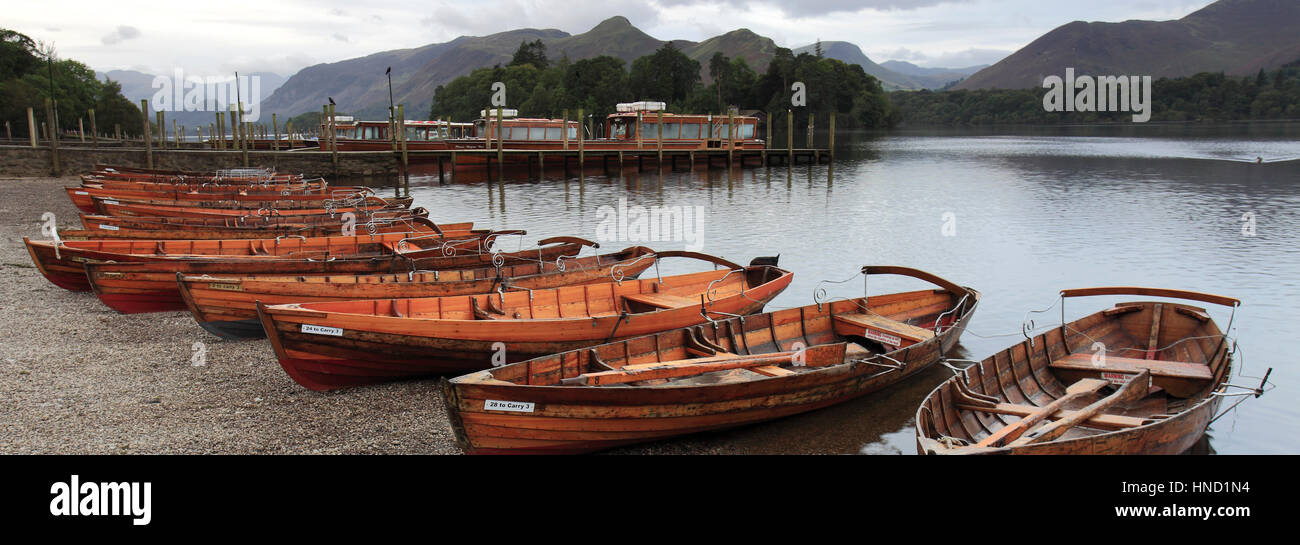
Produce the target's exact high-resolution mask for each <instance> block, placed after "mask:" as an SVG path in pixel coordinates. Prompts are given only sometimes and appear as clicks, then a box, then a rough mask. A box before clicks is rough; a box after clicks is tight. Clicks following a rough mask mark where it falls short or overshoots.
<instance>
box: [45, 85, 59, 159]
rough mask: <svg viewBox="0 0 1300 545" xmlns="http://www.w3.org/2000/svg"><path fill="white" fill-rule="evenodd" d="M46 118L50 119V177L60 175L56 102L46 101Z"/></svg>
mask: <svg viewBox="0 0 1300 545" xmlns="http://www.w3.org/2000/svg"><path fill="white" fill-rule="evenodd" d="M45 117H46V118H48V119H49V127H50V130H49V133H50V175H51V176H58V175H59V127H58V126H57V125H55V124H54V101H52V100H50V99H48V98H47V99H45Z"/></svg>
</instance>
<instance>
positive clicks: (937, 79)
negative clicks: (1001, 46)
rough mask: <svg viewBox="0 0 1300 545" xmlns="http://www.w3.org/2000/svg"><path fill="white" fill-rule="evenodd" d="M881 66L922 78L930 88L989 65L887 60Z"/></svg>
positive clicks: (960, 77)
mask: <svg viewBox="0 0 1300 545" xmlns="http://www.w3.org/2000/svg"><path fill="white" fill-rule="evenodd" d="M880 66H883V67H885V68H888V69H890V70H893V71H894V72H897V73H899V74H903V75H907V76H912V77H913V78H916V79H918V80H921V81H923V82H925V83H926V87H928V88H930V89H938V88H942V87H943V86H945V85H948V84H949V83H952V82H955V81H958V80H961V79H963V78H966V77H967V76H970V75H971V74H974V73H976V72H979V71H980V70H983V69H984V68H987V67H988V65H987V64H981V65H979V66H968V67H965V68H926V67H924V66H917V65H915V64H912V63H910V62H906V61H885V62H882V63H880Z"/></svg>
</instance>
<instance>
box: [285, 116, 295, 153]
mask: <svg viewBox="0 0 1300 545" xmlns="http://www.w3.org/2000/svg"><path fill="white" fill-rule="evenodd" d="M284 141H285V143H286V144H288V145H289V149H290V150H293V120H289V121H285V122H284Z"/></svg>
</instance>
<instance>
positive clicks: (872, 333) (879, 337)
mask: <svg viewBox="0 0 1300 545" xmlns="http://www.w3.org/2000/svg"><path fill="white" fill-rule="evenodd" d="M864 336H865V337H866V338H868V339H871V340H873V341H876V342H878V343H883V344H887V345H890V346H901V345H902V344H903V339H900V338H898V337H895V336H893V335H890V334H888V333H881V332H879V331H876V330H874V329H868V330H867V334H866V335H864Z"/></svg>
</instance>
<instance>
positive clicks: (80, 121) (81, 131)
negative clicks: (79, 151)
mask: <svg viewBox="0 0 1300 545" xmlns="http://www.w3.org/2000/svg"><path fill="white" fill-rule="evenodd" d="M77 137H78V138H80V139H81V143H82V144H85V143H86V118H84V117H78V118H77Z"/></svg>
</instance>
